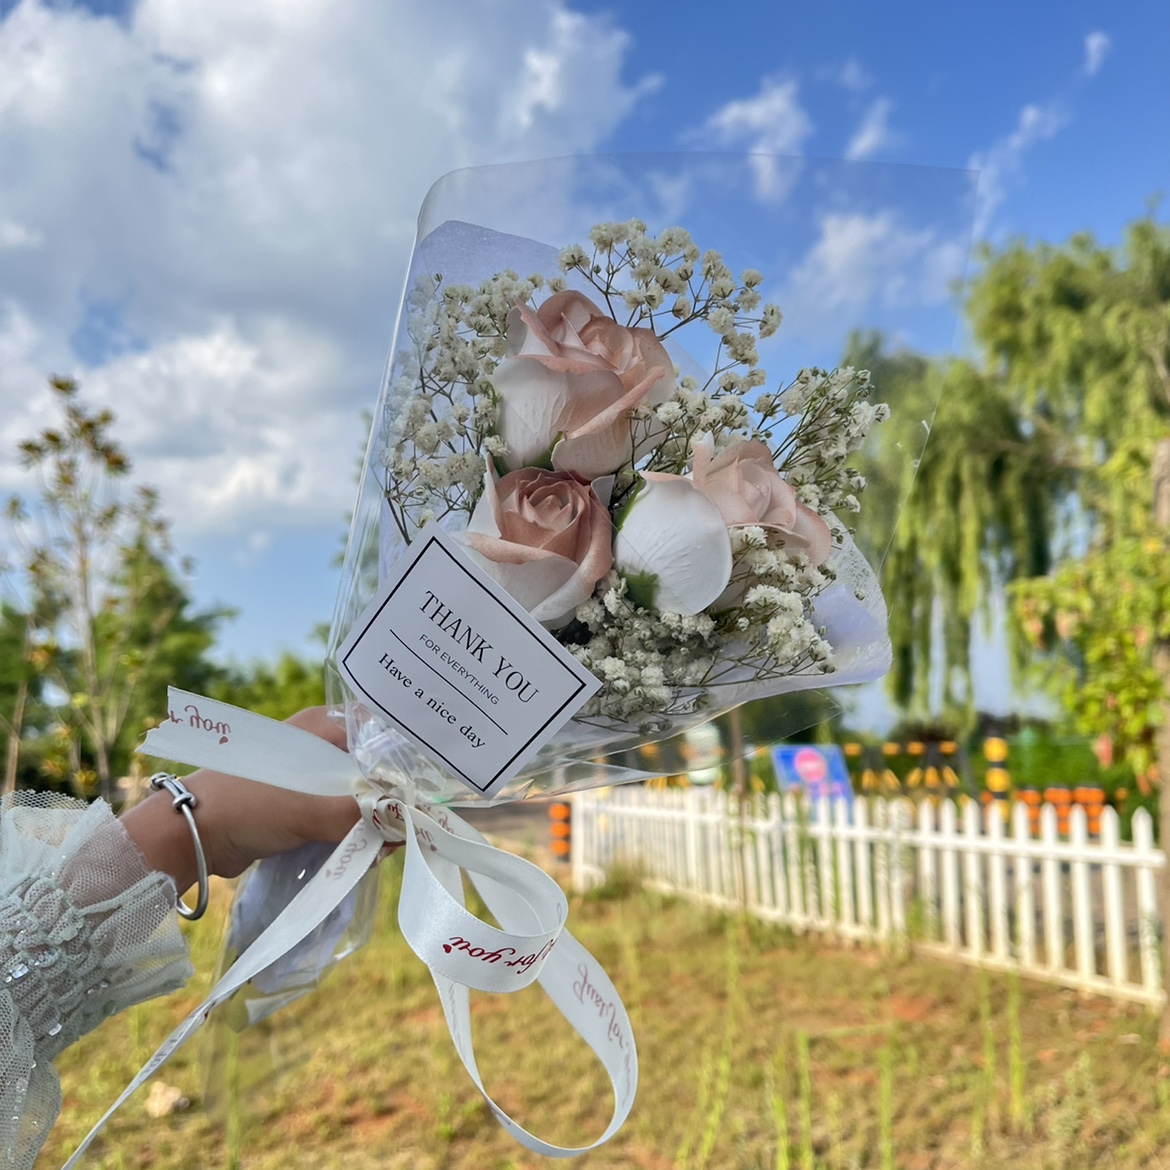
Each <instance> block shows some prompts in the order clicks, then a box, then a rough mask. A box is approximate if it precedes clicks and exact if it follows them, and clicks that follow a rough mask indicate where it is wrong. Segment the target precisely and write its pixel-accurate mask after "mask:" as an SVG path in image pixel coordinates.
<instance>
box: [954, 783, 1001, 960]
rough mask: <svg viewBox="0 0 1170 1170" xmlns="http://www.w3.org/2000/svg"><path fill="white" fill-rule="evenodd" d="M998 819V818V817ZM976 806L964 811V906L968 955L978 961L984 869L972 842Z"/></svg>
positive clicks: (981, 945) (975, 830) (976, 824)
mask: <svg viewBox="0 0 1170 1170" xmlns="http://www.w3.org/2000/svg"><path fill="white" fill-rule="evenodd" d="M997 815H998V814H997ZM979 820H980V817H979V806H978V805H977V804H976V803H975V802H974V801H973V800H971V801H968V802H967V807H966V808H965V809H963V838H962V840H963V844H962V849H963V903H964V905H965V906H966V907H967V953H968V954H969V955H970V956H971V958H973V959H975V960H976V961H978V960H979V959H982V958H983V954H984V950H985V947H984V941H983V940H984V931H983V866H982V864H980V862H981V860H982V859H981V858H980V855H979V850H978V849H977V848H975V845H974V843H975V841H976V840H977V839H978V837H979V836H980V833H979Z"/></svg>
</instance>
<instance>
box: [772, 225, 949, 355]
mask: <svg viewBox="0 0 1170 1170" xmlns="http://www.w3.org/2000/svg"><path fill="white" fill-rule="evenodd" d="M965 258H966V248H965V246H964V243H963V242H960V241H958V240H954V239H949V238H945V237H943V236H941V235H940V234H939V233H938V232H937V231H936V230H935V229H933V228H918V229H915V228H910V227H907V226H905V224H903V223H902V222H901V221H900V220H899V218H898V216H897V215H896V214H895V213H894V212H893V211H889V210H886V211H880V212H876V213H871V214H867V213H864V212H830V213H827V214H825V215H822V216H821V217H820V233H819V236H818V238H817V240H816V242H815V243H814V244H813V245H812V247H811V248H810V249H809V251H808V252H807V253H806V255H805V257H804V259H803V260H802V261H801V262H800V264H799V265H798V266H797V267H796V268H795V270H794V271H793V273H792V275H791V278H790V281H789V285H788V288H787V289H786V290H785V292H784V294H783V296H782V297H781V298H780V300H781V303H782V304H785V305H788V306H792V308H791V310H790V311H789V312H788V322H790V323H791V324H792V326H793V327H794V328H798V329H800V330H801V331H802V332H803V331H807V332H811V333H815V332H816V330H817V328H818V326H819V325H821V324H825V325H829V324H831V325H832V327H833V328H835V329H836V330H837V331H841V330H842V329H843V328H844V329H848V328H849V327H850V325H853V324H857V325H860V324H864V323H865V322H862V321H861V320H860V319H858V320H856V321H851V320H847V318H848V317H849V315H850V314H851V313H857V314H860V313H863V312H864V313H866V314H869V315H870V316H871V317H873V318H874V320H877V319H878V317H879V316H880V315H882V314H884V313H885V312H886V311H888V310H891V309H905V308H923V307H929V306H933V305H941V304H945V303H946V302H947V301H949V300H950V299H951V297H952V292H951V285H952V283H953V282H954V280H955V279H956V278H957V277H959V276H961V275H962V268H963V263H964V261H965Z"/></svg>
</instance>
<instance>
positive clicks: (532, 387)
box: [492, 292, 675, 480]
mask: <svg viewBox="0 0 1170 1170" xmlns="http://www.w3.org/2000/svg"><path fill="white" fill-rule="evenodd" d="M492 383H493V385H494V386H495V389H496V393H497V394H498V395H499V400H500V414H499V423H498V425H499V431H500V435H501V437H502V438H503V440H504V442H506V443H507V444H508V453H507V456H506V458H507V461H508V463H509V465H510V466H512V467H518V466H522V465H525V464H533V463H537V462H541V461H543V460H544V459H545V457H547V456H548V455H549V452H550V448H551V459H552V466H553V467H554V468H555V469H556V470H557V471H572V472H575V473H576V474H577V475H580V476H583V477H584V478H585V479H589V480H593V479H597V478H598V477H599V476H602V475H608V474H610V473H611V472H613V471H616V470H617V469H618V468H619V467H621V466H622V465H623V464H624V463H628V462H629V461H630V460H631V459H632V458H633V455H634V442H633V435H632V432H631V425H630V411H631V410H632V409H633V408H634V407H636V406H639V405H642V404H645V405H647V406H657V405H659V404H661V403H663V402H666V401H668V400H669V399H670V398H671V396H672V395H673V394H674V389H675V379H674V363H673V362H672V361H671V360H670V357H669V355H668V354H667V352H666V350H665V349H664V348H663V345H662V342H660V341H659V340H658V338H657V337H656V336H655V335H654V331H653V330H651V329H631V328H627V327H626V326H624V325H619V324H618V323H617V322H616V321H614V320H613V318H612V317H610V316H608V315H607V314H605V313H603V312H602V311H601V310H600V309H599V308H598V307H597V306H596V305H595V304H594V303H593V302H592V301H591V300H589V298H588V297H585V296H582V295H581V293H579V292H560V293H556V294H555V295H553V296H551V297H549V298H548V300H547V301H545V302H544V303H543V304H542V305H541V306H540V308H539V309H537V310H536V311H535V312H533V311H532V310H531V309H530V308H528V306H526V305H520V306H518V307H517V308H515V309H513V310H512V311H511V313H509V314H508V325H507V352H506V356H505V357H504V360H503V361H502V362H501V363H500V364H499V366H498V367H497V369H496V372H495V374H494V376H493V378H492ZM648 438H649V436H648Z"/></svg>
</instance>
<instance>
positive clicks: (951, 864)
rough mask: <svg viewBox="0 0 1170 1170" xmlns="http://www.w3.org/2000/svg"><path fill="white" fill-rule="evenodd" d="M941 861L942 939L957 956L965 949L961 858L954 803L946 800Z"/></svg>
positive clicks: (943, 808)
mask: <svg viewBox="0 0 1170 1170" xmlns="http://www.w3.org/2000/svg"><path fill="white" fill-rule="evenodd" d="M939 821H940V832H939V844H940V849H939V860H940V862H941V864H942V918H943V921H942V928H943V940H944V941H945V942H946V944H947V947H948V948H949V949H950V950H951V951H953V952H954V953H955V954H956V955H957V954H958V953H959V951H960V950H961V948H962V930H961V927H960V925H959V855H958V853H957V852H956V851H955V845H956V840H957V836H958V834H957V832H956V821H957V817H956V815H955V802H954V801H953V800H944V801H943V803H942V809H941V813H940V816H939Z"/></svg>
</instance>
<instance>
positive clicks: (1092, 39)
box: [1084, 29, 1113, 77]
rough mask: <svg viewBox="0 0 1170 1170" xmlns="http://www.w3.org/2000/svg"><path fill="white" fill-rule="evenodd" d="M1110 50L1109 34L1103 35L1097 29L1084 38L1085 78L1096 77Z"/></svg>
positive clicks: (1111, 45)
mask: <svg viewBox="0 0 1170 1170" xmlns="http://www.w3.org/2000/svg"><path fill="white" fill-rule="evenodd" d="M1112 48H1113V41H1112V40H1111V39H1110V37H1109V34H1108V33H1103V32H1101V31H1100V30H1099V29H1097V30H1095V31H1094V32H1091V33H1089V34H1088V36H1086V37H1085V64H1084V70H1085V76H1086V77H1095V76H1096V74H1097V73H1098V71H1099V70H1100V68H1101V66H1102V65H1103V64H1104V63H1105V58H1106V57H1108V56H1109V51H1110V50H1111V49H1112Z"/></svg>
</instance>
